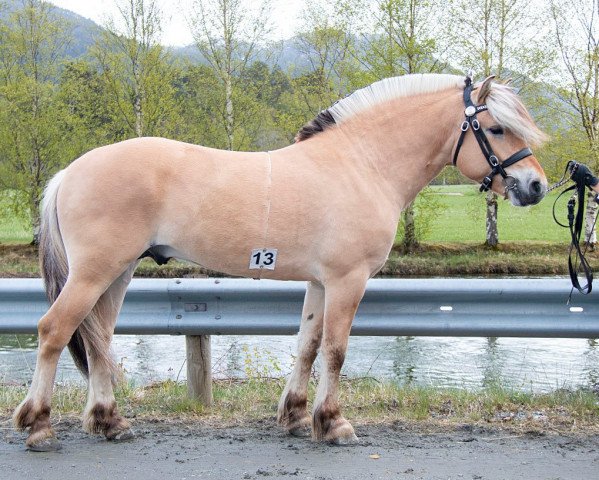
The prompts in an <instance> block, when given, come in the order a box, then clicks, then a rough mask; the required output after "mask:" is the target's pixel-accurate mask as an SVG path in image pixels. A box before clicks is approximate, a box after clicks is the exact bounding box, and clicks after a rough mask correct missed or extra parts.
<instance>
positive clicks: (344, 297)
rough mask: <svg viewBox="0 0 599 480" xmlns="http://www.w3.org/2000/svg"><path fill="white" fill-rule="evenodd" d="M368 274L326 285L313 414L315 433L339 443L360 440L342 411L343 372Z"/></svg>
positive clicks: (320, 438) (318, 437) (324, 438)
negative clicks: (340, 400) (348, 344)
mask: <svg viewBox="0 0 599 480" xmlns="http://www.w3.org/2000/svg"><path fill="white" fill-rule="evenodd" d="M366 279H367V277H365V276H363V275H360V274H355V275H352V276H347V277H345V278H343V279H339V280H336V281H334V282H333V283H331V284H327V285H326V286H325V312H324V324H323V333H322V343H321V348H320V354H321V359H322V372H321V376H320V381H319V383H318V389H317V392H316V399H315V401H314V411H313V417H312V436H313V438H314V439H315V440H325V441H329V442H333V443H337V444H347V443H355V442H357V441H358V439H357V437H356V435H355V433H354V429H353V427H352V426H351V424H350V423H349V422H348V421H347V420H346V419H345V418H343V416H342V415H341V409H340V407H339V400H338V387H339V374H340V372H341V367H342V366H343V362H344V361H345V352H346V350H347V342H348V339H349V332H350V329H351V324H352V321H353V319H354V315H355V313H356V310H357V308H358V305H359V303H360V300H361V299H362V296H363V295H364V289H365V286H366Z"/></svg>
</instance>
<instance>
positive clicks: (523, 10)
mask: <svg viewBox="0 0 599 480" xmlns="http://www.w3.org/2000/svg"><path fill="white" fill-rule="evenodd" d="M451 12H452V17H453V18H454V22H452V23H451V24H450V25H451V27H450V36H451V37H452V38H453V40H452V45H454V48H453V50H452V52H451V53H452V56H453V57H454V58H457V59H459V61H460V64H461V66H462V67H463V69H464V71H467V70H470V69H473V70H474V71H475V72H476V73H477V74H478V75H481V76H482V77H483V78H486V77H488V76H489V75H492V74H494V75H496V76H497V77H498V78H508V77H512V78H513V80H514V84H515V85H518V86H519V87H520V88H522V89H526V88H527V87H529V86H532V85H533V83H532V82H531V79H532V80H535V79H537V78H539V77H540V75H541V73H542V72H543V71H544V70H545V69H546V68H547V65H548V57H547V55H545V54H544V53H543V52H544V51H545V50H546V48H544V45H545V42H544V40H545V39H544V37H543V35H542V33H541V29H539V28H538V27H537V25H538V24H539V23H542V17H541V16H540V14H539V13H534V11H533V10H531V8H530V5H529V2H528V1H527V0H483V1H480V2H474V3H473V2H469V1H467V0H458V1H457V2H456V3H455V4H454V5H453V8H452V10H451ZM465 32H467V33H465ZM486 202H487V218H486V241H485V244H486V245H487V246H490V247H495V246H497V245H498V243H499V233H498V229H497V195H496V194H495V193H493V192H491V191H489V192H488V193H487V196H486Z"/></svg>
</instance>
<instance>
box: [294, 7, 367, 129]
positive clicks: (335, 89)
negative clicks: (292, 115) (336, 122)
mask: <svg viewBox="0 0 599 480" xmlns="http://www.w3.org/2000/svg"><path fill="white" fill-rule="evenodd" d="M353 20H354V18H353V16H352V15H351V10H350V5H349V4H348V3H346V2H345V1H344V0H341V1H335V2H331V3H330V4H326V5H323V4H310V5H308V6H307V8H306V11H305V12H304V14H303V19H302V23H301V26H300V28H299V30H298V32H297V33H296V36H295V39H296V41H295V43H296V45H297V48H298V50H299V51H300V52H301V54H302V58H303V59H304V60H305V61H307V63H308V65H309V67H308V70H307V71H306V72H303V74H302V75H300V76H299V77H298V78H297V79H296V81H295V89H296V93H297V94H298V96H299V97H300V99H301V101H302V103H303V105H305V107H306V111H305V112H302V116H305V117H310V118H306V119H311V118H312V117H313V116H314V115H316V114H317V113H318V112H320V111H321V110H323V109H326V108H328V107H330V106H331V105H332V104H333V103H334V102H335V101H337V100H339V98H341V97H343V96H344V95H346V94H347V93H349V90H350V88H351V86H350V85H351V76H352V75H351V74H352V71H353V70H356V68H352V67H355V62H353V63H352V60H353V59H354V57H353V56H352V52H353V49H354V41H355V35H354V34H353V33H352V32H353V30H354V29H353V26H354V25H353Z"/></svg>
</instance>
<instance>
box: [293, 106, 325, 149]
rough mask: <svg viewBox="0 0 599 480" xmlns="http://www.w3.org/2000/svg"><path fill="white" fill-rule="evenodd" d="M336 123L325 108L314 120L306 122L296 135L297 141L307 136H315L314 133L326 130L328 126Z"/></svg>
mask: <svg viewBox="0 0 599 480" xmlns="http://www.w3.org/2000/svg"><path fill="white" fill-rule="evenodd" d="M333 125H335V119H334V118H333V116H332V115H331V113H330V112H329V111H328V110H323V111H322V112H320V113H319V114H318V115H316V118H315V119H314V120H311V121H309V122H308V123H306V124H305V125H304V126H303V127H302V128H301V129H300V131H299V132H297V135H296V136H295V143H297V142H301V141H302V140H306V139H307V138H310V137H313V136H314V135H316V134H318V133H320V132H324V131H325V130H326V129H327V128H329V127H331V126H333Z"/></svg>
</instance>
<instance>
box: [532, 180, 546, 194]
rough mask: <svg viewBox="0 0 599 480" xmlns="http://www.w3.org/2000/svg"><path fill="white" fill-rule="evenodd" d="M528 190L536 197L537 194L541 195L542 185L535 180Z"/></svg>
mask: <svg viewBox="0 0 599 480" xmlns="http://www.w3.org/2000/svg"><path fill="white" fill-rule="evenodd" d="M530 190H531V192H532V193H535V194H537V195H538V194H539V193H541V192H542V191H543V185H542V184H541V182H538V181H536V180H535V181H534V182H532V183H531V184H530Z"/></svg>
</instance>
